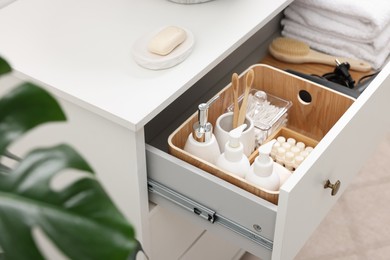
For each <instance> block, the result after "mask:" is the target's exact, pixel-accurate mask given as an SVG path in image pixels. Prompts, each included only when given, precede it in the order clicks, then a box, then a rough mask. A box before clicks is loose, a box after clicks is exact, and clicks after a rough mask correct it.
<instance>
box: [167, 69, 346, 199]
mask: <svg viewBox="0 0 390 260" xmlns="http://www.w3.org/2000/svg"><path fill="white" fill-rule="evenodd" d="M249 69H253V70H254V72H255V78H254V82H253V85H252V88H254V89H259V90H263V91H265V92H267V93H269V94H272V95H274V96H277V97H280V98H282V99H285V100H290V101H292V102H293V105H292V107H291V108H290V110H289V111H288V123H287V128H286V129H288V130H284V133H286V132H289V133H290V135H291V137H296V136H301V137H303V138H309V139H312V140H314V141H310V142H312V143H313V142H315V143H316V142H318V141H320V140H321V139H322V138H323V137H324V135H325V134H326V133H327V132H328V131H329V130H330V128H331V127H332V126H333V125H334V124H335V123H336V121H337V120H339V118H340V117H341V116H342V115H343V114H344V112H345V111H346V110H347V109H348V108H349V106H350V105H351V104H352V103H353V102H354V99H353V98H351V97H349V96H346V95H343V94H340V93H338V92H335V91H333V90H330V89H327V88H325V87H322V86H320V85H317V84H315V83H311V82H309V81H306V80H304V79H300V78H298V77H296V76H294V75H291V74H288V73H286V72H284V71H282V70H279V69H276V68H273V67H271V66H268V65H264V64H256V65H253V66H251V67H250V68H248V70H249ZM248 70H247V71H248ZM247 71H245V72H243V73H242V74H241V75H240V77H239V78H240V88H239V92H240V93H243V92H244V88H243V86H244V79H245V74H246V72H247ZM300 93H303V95H305V94H308V93H309V94H310V96H311V102H303V101H302V99H301V98H300V97H299V96H300ZM219 95H220V98H219V99H218V100H217V101H216V102H215V103H214V104H212V105H211V107H210V109H209V122H211V123H212V124H213V126H215V122H216V120H217V118H218V117H219V116H220V115H221V114H223V113H225V112H226V108H227V107H228V106H229V105H230V104H232V102H233V91H232V88H231V84H229V85H228V86H226V87H225V88H224V89H223V90H222V91H221V92H220V93H219ZM206 101H207V100H204V102H206ZM196 121H197V112H195V113H194V114H193V115H192V116H191V117H190V118H188V119H187V120H186V121H185V122H184V123H183V124H182V125H181V126H180V127H179V128H178V129H176V130H175V131H174V132H173V133H172V134H171V135H170V136H169V138H168V144H169V152H170V153H171V154H172V155H173V156H175V157H178V158H180V159H182V160H184V161H186V162H188V163H190V164H192V165H194V166H196V167H198V168H200V169H202V170H204V171H206V172H208V173H210V174H213V175H215V176H217V177H219V178H221V179H223V180H225V181H227V182H230V183H232V184H234V185H236V186H238V187H240V188H242V189H244V190H246V191H248V192H250V193H253V194H255V195H257V196H259V197H261V198H263V199H265V200H267V201H270V202H272V203H274V204H277V202H278V194H279V192H274V191H267V190H265V189H262V188H260V187H258V186H254V185H252V184H250V183H249V182H247V181H246V180H245V179H242V178H240V177H237V176H235V175H233V174H230V173H229V172H226V171H223V170H221V169H219V168H217V167H216V166H215V165H213V164H211V163H208V162H206V161H204V160H202V159H199V158H197V157H195V156H193V155H191V154H189V153H187V152H186V151H184V150H183V147H184V145H185V142H186V140H187V138H188V135H189V134H190V133H191V131H192V125H193V124H194V123H195V122H196ZM294 133H296V134H294ZM287 137H290V136H287ZM298 139H299V138H298ZM256 152H257V151H255V152H254V153H253V154H252V155H251V156H250V159H251V160H253V159H254V157H255V155H256Z"/></svg>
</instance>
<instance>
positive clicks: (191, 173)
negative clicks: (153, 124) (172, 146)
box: [146, 65, 390, 259]
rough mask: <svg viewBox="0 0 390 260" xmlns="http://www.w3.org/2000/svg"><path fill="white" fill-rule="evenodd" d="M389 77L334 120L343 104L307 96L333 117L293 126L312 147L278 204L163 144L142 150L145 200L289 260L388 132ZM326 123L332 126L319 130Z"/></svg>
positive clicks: (265, 254)
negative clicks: (333, 188)
mask: <svg viewBox="0 0 390 260" xmlns="http://www.w3.org/2000/svg"><path fill="white" fill-rule="evenodd" d="M276 71H277V70H276ZM245 73H246V72H243V73H242V74H241V75H243V74H245ZM277 73H278V74H279V75H283V77H286V78H291V79H293V82H300V83H299V85H300V86H301V87H304V86H305V85H307V84H313V83H310V82H308V81H306V80H304V79H300V78H297V77H295V76H292V75H288V74H287V73H285V72H283V71H277ZM389 74H390V65H387V67H385V68H384V69H383V70H382V72H381V73H380V74H379V75H378V76H377V77H376V78H375V79H374V80H373V82H372V83H371V84H370V86H369V87H368V88H367V89H366V90H365V91H364V93H363V94H362V95H361V96H360V97H359V98H358V99H357V100H355V101H354V102H351V104H350V106H349V105H347V106H346V111H345V112H344V111H343V112H342V113H341V114H339V115H335V114H334V113H335V112H334V111H335V109H334V107H332V106H338V105H340V106H344V105H343V104H338V103H337V102H333V101H332V106H327V105H326V103H324V104H322V105H321V102H325V101H326V98H325V97H324V96H322V95H321V93H320V94H319V95H316V96H313V97H312V98H313V99H314V98H316V99H317V101H316V102H317V104H320V105H321V106H322V107H314V108H312V109H313V110H316V109H321V110H323V111H325V114H323V115H322V116H323V117H329V118H334V119H332V120H328V118H326V120H325V119H324V120H323V121H321V118H318V119H316V120H317V125H312V126H308V125H299V124H296V125H295V126H299V127H298V128H299V129H301V132H303V133H304V134H306V135H311V136H310V137H312V138H314V139H317V140H318V141H319V143H318V145H317V146H316V148H315V149H314V150H313V152H312V153H311V154H310V155H309V157H307V158H306V160H305V161H304V162H303V163H302V164H301V165H300V166H299V167H298V169H297V170H296V171H295V172H294V174H293V175H292V176H291V177H290V178H289V179H288V180H287V182H286V183H285V184H284V185H283V186H282V187H281V189H280V193H279V197H278V203H277V204H278V205H275V204H273V203H270V202H269V201H266V200H264V199H262V198H260V197H259V196H257V195H255V194H252V193H250V192H248V191H246V190H244V189H242V188H240V187H238V186H236V185H234V184H232V183H229V182H227V181H225V180H223V179H221V178H219V177H217V176H214V175H212V174H210V173H208V172H206V171H204V170H201V169H200V168H198V167H196V166H194V165H191V164H189V163H187V162H185V161H183V160H181V159H178V158H176V157H174V156H172V155H170V154H168V152H167V148H166V147H164V146H163V145H162V146H158V145H157V146H154V145H147V151H146V154H147V167H148V178H149V180H150V181H149V190H150V200H152V201H154V202H155V203H157V204H160V205H162V206H165V207H169V208H172V209H173V210H174V211H176V212H177V213H178V214H182V215H183V216H184V217H186V218H190V219H192V220H193V221H194V222H197V223H199V224H200V225H202V226H203V227H204V228H205V229H207V230H209V231H211V232H215V233H217V234H220V235H221V236H223V238H225V239H228V240H230V241H232V242H234V243H236V244H237V245H238V246H240V247H242V248H243V249H245V250H247V251H249V252H251V253H252V254H254V255H257V256H259V257H260V258H262V259H271V258H272V259H292V258H293V257H294V256H295V255H296V254H297V253H298V251H299V249H300V248H301V247H302V246H303V244H304V243H305V242H306V240H307V239H308V238H309V236H310V235H311V233H312V232H313V230H314V229H315V228H316V227H317V226H318V224H319V223H320V222H321V220H322V219H323V218H324V216H325V215H326V214H327V212H328V211H329V209H330V208H331V206H332V205H333V204H334V203H335V202H336V200H337V198H338V197H339V196H340V195H341V194H342V193H343V191H344V190H345V189H346V187H347V186H348V184H349V183H350V182H351V180H352V179H353V178H354V176H355V175H356V173H357V172H358V171H359V168H360V167H361V166H362V164H363V163H364V161H365V158H366V157H367V156H368V155H369V153H370V152H371V151H373V149H374V148H375V147H376V145H377V143H378V142H379V141H380V140H381V137H382V136H383V133H384V132H386V131H388V129H389V125H390V119H389V118H388V117H387V116H386V115H384V114H385V111H388V109H389V102H387V99H388V97H390V76H389ZM273 80H276V79H275V78H273V76H272V75H269V77H267V79H266V81H269V82H270V83H272V81H273ZM278 80H279V79H278ZM270 86H272V88H270V89H267V90H266V91H267V92H269V93H271V94H273V95H275V96H280V95H281V93H282V88H285V87H286V85H285V84H284V85H283V84H279V85H275V84H270ZM318 87H319V88H321V86H318ZM223 91H224V90H223ZM204 101H206V100H202V102H204ZM348 107H349V108H348ZM292 109H294V105H293V107H292ZM178 113H179V112H178ZM296 113H297V114H298V113H299V111H298V112H297V111H296ZM302 115H304V116H311V114H304V113H302ZM291 120H293V118H291V117H290V118H289V122H290V121H291ZM325 121H326V122H332V124H331V125H330V126H329V127H328V128H326V127H325V128H322V127H320V128H318V125H319V124H322V123H323V122H325ZM299 129H294V130H297V131H299ZM316 129H326V131H317V130H316ZM163 130H164V129H161V131H163ZM163 136H164V135H163ZM165 137H166V136H164V138H165ZM163 141H164V142H165V143H166V140H161V143H163ZM328 180H329V181H330V182H331V183H335V182H336V181H339V182H340V183H341V186H340V190H339V192H338V193H337V194H336V195H335V196H332V195H331V190H330V189H327V188H324V185H325V183H326V182H327V181H328Z"/></svg>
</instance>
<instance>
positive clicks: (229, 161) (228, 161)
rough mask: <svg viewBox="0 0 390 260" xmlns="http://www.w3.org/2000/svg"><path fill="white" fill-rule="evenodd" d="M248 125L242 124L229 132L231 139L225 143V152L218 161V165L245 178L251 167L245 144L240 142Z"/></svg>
mask: <svg viewBox="0 0 390 260" xmlns="http://www.w3.org/2000/svg"><path fill="white" fill-rule="evenodd" d="M246 127H247V125H246V124H242V125H240V126H239V127H237V128H235V129H233V130H231V131H230V132H229V141H228V142H226V144H225V152H224V153H222V154H221V155H220V156H219V157H218V160H217V162H216V166H217V167H219V168H221V169H223V170H225V171H228V172H230V173H233V174H235V175H237V176H239V177H241V178H245V176H246V174H247V173H248V171H249V169H250V164H249V160H248V157H246V156H245V154H244V146H243V145H242V143H241V142H240V137H241V134H242V132H243V131H244V130H245V128H246Z"/></svg>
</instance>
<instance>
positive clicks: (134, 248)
mask: <svg viewBox="0 0 390 260" xmlns="http://www.w3.org/2000/svg"><path fill="white" fill-rule="evenodd" d="M10 70H11V69H10V67H9V65H8V64H7V63H6V62H5V61H4V60H3V59H1V58H0V75H1V74H5V73H7V72H9V71H10ZM64 120H66V117H65V115H64V113H63V111H62V109H61V107H60V106H59V104H58V103H57V101H56V100H55V99H54V98H53V97H52V96H51V95H50V94H49V93H48V92H47V91H45V90H44V89H42V88H40V87H39V86H36V85H34V84H31V83H23V84H21V85H20V86H18V87H16V88H14V89H13V90H12V91H10V92H9V93H8V94H6V95H4V96H3V97H2V98H1V99H0V259H44V253H42V252H41V251H40V250H41V249H40V247H39V245H38V244H37V243H36V240H35V238H34V230H37V229H39V230H40V231H41V232H43V233H44V234H45V236H46V237H47V238H49V239H50V240H51V241H52V242H53V244H54V245H55V246H56V247H57V248H58V249H59V250H60V251H62V252H63V254H64V255H66V256H68V257H69V258H70V259H135V257H136V255H137V253H138V252H139V251H142V248H141V245H140V243H139V242H138V241H137V240H136V239H135V231H134V230H133V227H132V226H131V225H130V224H129V223H128V222H127V220H126V219H125V218H124V216H123V215H122V214H121V213H120V211H119V210H118V209H117V208H116V206H115V204H114V203H113V202H112V200H111V199H110V197H109V196H108V195H107V193H106V192H105V191H104V189H103V188H102V186H101V185H100V183H99V181H98V180H97V179H96V178H95V177H94V175H93V171H92V169H91V167H90V166H89V165H88V163H87V162H86V161H85V160H84V159H83V158H82V156H81V155H79V154H78V153H77V152H76V151H75V150H74V149H73V148H72V147H70V146H68V145H66V144H61V145H58V146H55V147H49V148H41V149H35V150H33V151H31V152H30V153H28V155H26V157H25V158H18V157H17V156H14V155H12V154H10V153H9V152H8V151H7V150H6V149H7V147H8V146H9V145H10V144H11V143H12V142H13V141H15V140H16V139H18V138H19V137H21V136H22V135H23V134H25V133H26V132H27V131H29V130H31V129H33V128H34V127H36V126H38V125H41V124H43V123H48V122H56V121H64ZM4 157H8V158H11V159H13V160H16V161H17V162H16V164H15V166H12V167H11V166H6V165H4V163H2V160H1V159H2V158H4ZM66 169H76V170H79V171H82V172H84V173H85V175H86V176H87V177H85V178H81V179H78V180H77V181H74V182H73V183H70V184H69V185H68V186H66V187H63V188H62V189H60V190H57V189H53V188H52V187H51V186H52V185H51V183H52V181H53V179H54V178H56V176H57V175H58V174H66V171H65V170H66ZM2 251H3V255H2V253H1V252H2Z"/></svg>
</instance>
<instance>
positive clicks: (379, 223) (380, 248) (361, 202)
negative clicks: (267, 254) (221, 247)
mask: <svg viewBox="0 0 390 260" xmlns="http://www.w3.org/2000/svg"><path fill="white" fill-rule="evenodd" d="M356 148H358V147H356ZM295 259H296V260H328V259H332V260H371V259H375V260H382V259H383V260H387V259H390V134H389V135H387V136H386V138H385V139H384V140H383V142H382V144H381V145H380V146H379V147H378V148H377V150H376V152H375V153H374V154H373V156H372V157H370V158H369V160H368V161H367V163H366V164H365V166H364V167H363V168H362V169H361V171H360V174H359V176H358V177H357V178H356V180H355V181H354V182H353V183H352V184H351V185H350V187H349V188H348V189H347V190H346V191H345V192H344V194H343V196H342V197H341V198H340V199H339V201H338V202H337V204H336V205H335V206H334V207H333V209H332V210H331V211H330V213H329V214H328V215H327V217H326V218H325V219H324V221H323V222H322V223H321V225H320V226H319V227H318V229H317V230H316V231H315V232H314V234H313V235H312V237H311V238H310V239H309V240H308V241H307V243H306V245H305V246H304V248H303V249H302V250H301V251H300V252H299V254H298V256H297V257H296V258H295ZM241 260H258V258H256V257H254V256H252V255H250V254H245V255H244V256H243V257H242V258H241Z"/></svg>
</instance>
